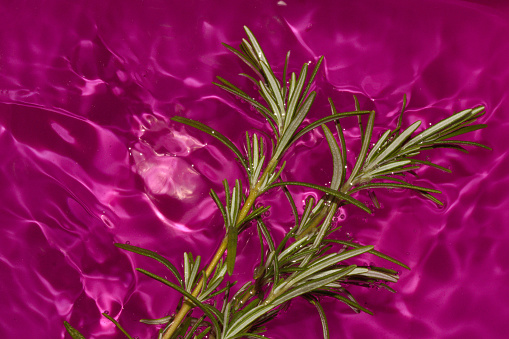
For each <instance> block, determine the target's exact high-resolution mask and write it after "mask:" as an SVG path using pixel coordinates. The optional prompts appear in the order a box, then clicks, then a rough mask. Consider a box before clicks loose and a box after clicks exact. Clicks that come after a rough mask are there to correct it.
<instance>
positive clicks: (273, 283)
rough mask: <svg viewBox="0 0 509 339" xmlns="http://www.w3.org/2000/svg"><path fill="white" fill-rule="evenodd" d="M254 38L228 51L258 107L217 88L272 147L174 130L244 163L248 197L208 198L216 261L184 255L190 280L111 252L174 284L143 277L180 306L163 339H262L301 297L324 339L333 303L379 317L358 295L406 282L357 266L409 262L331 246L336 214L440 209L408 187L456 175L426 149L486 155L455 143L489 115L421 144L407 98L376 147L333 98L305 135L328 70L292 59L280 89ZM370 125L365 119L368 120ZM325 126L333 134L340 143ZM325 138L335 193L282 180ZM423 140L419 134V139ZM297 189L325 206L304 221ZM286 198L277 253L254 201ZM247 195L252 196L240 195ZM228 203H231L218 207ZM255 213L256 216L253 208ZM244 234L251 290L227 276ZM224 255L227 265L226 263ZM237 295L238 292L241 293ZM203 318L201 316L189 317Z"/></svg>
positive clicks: (228, 193)
mask: <svg viewBox="0 0 509 339" xmlns="http://www.w3.org/2000/svg"><path fill="white" fill-rule="evenodd" d="M245 31H246V35H247V39H243V40H242V42H241V44H240V48H239V49H235V48H233V47H231V46H229V45H225V47H226V48H227V49H228V50H230V51H231V52H232V53H233V54H234V55H236V56H237V57H238V58H240V60H242V61H243V62H244V63H245V64H246V65H247V66H248V67H249V68H250V69H251V70H252V72H253V73H254V75H253V76H251V75H247V74H241V76H243V77H246V78H247V79H249V80H250V81H251V82H253V83H254V84H255V86H256V88H257V89H258V95H259V98H260V99H261V100H258V99H255V98H253V97H251V96H250V95H248V94H247V93H246V92H244V91H243V90H241V89H240V88H238V87H237V86H235V85H234V84H233V83H231V82H230V81H228V80H226V79H224V78H221V77H218V78H217V79H218V82H217V83H216V85H217V86H219V87H220V88H222V89H224V90H225V91H227V92H229V93H231V94H233V95H234V96H236V97H239V98H241V99H243V100H245V101H247V102H248V103H249V104H250V105H251V106H252V107H254V108H255V109H256V111H257V112H258V113H260V114H261V115H262V116H264V117H265V118H266V119H267V122H268V124H269V125H270V128H271V130H272V134H273V140H270V142H271V143H270V145H267V142H266V141H265V140H264V138H262V137H261V136H260V135H259V134H257V133H252V134H251V135H250V134H249V133H246V145H245V152H243V151H241V150H240V149H239V148H238V147H237V146H236V145H235V144H234V143H233V142H232V141H230V140H229V139H228V138H227V137H226V136H224V135H222V134H221V133H220V132H219V131H216V130H214V129H212V128H210V127H209V126H207V125H204V124H202V123H200V122H198V121H194V120H191V119H187V118H184V117H178V116H177V117H173V118H172V120H174V121H176V122H178V123H182V124H185V125H187V126H190V127H193V128H196V129H198V130H201V131H202V132H205V133H207V134H209V135H210V136H212V137H214V138H215V139H217V140H218V141H219V142H221V143H223V144H224V145H225V146H227V147H228V148H229V149H230V150H231V151H232V152H233V154H234V155H235V157H236V158H238V159H239V160H240V163H241V165H242V167H243V168H244V169H245V173H246V178H247V179H248V180H247V182H248V184H249V187H248V188H247V190H245V189H244V188H243V187H242V184H241V180H240V178H239V179H237V180H235V183H233V185H232V184H231V183H229V182H228V181H226V180H225V181H224V182H223V192H215V191H214V190H211V191H210V196H211V198H212V200H213V201H214V202H215V204H216V205H217V208H218V210H219V211H220V213H221V214H222V216H223V221H224V226H225V236H224V238H223V240H222V242H221V244H220V246H219V248H218V250H217V251H216V253H215V254H214V255H213V257H212V259H211V260H210V262H208V263H207V264H206V265H203V263H202V260H201V257H200V256H197V257H194V256H193V255H192V253H184V269H183V272H180V270H179V269H178V268H177V267H175V265H173V264H172V263H171V262H170V261H169V260H167V259H166V258H164V257H162V256H160V255H159V254H157V253H155V252H152V251H150V250H147V249H143V248H139V247H136V246H132V245H127V244H115V246H117V247H119V248H120V249H123V250H126V251H130V252H134V253H137V254H140V255H143V256H147V257H150V258H152V259H154V260H157V261H158V262H160V263H161V264H162V265H164V266H165V267H166V268H167V269H168V270H169V271H170V272H171V274H172V280H173V282H172V281H170V280H168V279H165V278H162V277H161V276H158V275H155V274H153V273H151V272H148V271H146V270H144V269H140V268H138V269H137V271H139V272H141V273H143V274H145V275H147V276H149V277H150V278H153V279H155V280H158V281H160V282H161V283H163V284H165V285H167V286H168V287H170V288H171V289H173V290H175V291H177V292H178V293H180V294H181V295H182V298H181V302H180V304H179V307H178V310H177V311H176V314H175V315H172V316H169V317H164V318H160V319H143V320H142V322H144V323H147V324H156V325H165V326H164V327H163V328H162V329H161V330H160V331H159V338H163V339H171V338H198V339H200V338H204V337H206V336H208V338H216V339H219V338H221V339H233V338H241V337H248V338H266V337H265V336H263V335H262V334H261V333H263V331H264V327H263V325H264V324H265V323H266V322H268V321H270V320H271V319H273V318H274V317H276V316H277V315H278V314H279V312H281V311H282V310H284V309H286V308H287V307H288V304H289V302H290V301H291V300H292V299H294V298H296V297H303V298H304V299H305V300H307V301H308V302H309V303H311V304H312V305H314V307H315V308H316V310H317V312H318V314H319V316H320V319H321V323H322V328H323V337H324V338H329V336H330V335H329V329H328V325H327V318H326V314H325V311H324V309H323V307H322V306H321V304H320V300H322V299H323V298H333V299H336V300H338V301H340V302H342V303H344V304H346V305H348V306H349V307H350V308H352V309H353V310H354V311H355V312H365V313H368V314H372V312H371V311H370V310H368V309H366V308H364V307H363V306H361V305H360V304H359V303H358V302H357V301H356V299H355V298H354V296H353V295H352V293H351V292H350V291H349V288H350V287H351V286H364V287H369V286H379V287H381V288H385V289H387V290H388V291H390V292H395V291H394V290H393V289H392V288H391V287H389V286H388V283H395V282H397V281H398V279H399V273H398V272H397V271H395V270H392V269H389V268H385V267H375V266H368V265H357V264H352V262H351V259H352V258H355V257H359V256H363V255H365V254H367V253H369V254H371V255H375V256H378V257H380V258H382V259H384V260H385V261H387V262H390V263H392V264H395V265H398V266H400V267H403V268H405V269H409V267H408V266H406V265H405V264H403V263H402V262H400V261H398V260H396V259H394V258H391V257H389V256H387V255H385V254H382V253H380V252H378V251H376V250H375V249H374V247H373V246H364V245H361V244H358V243H355V242H351V241H343V240H338V239H335V238H334V237H333V236H332V234H333V233H334V232H336V231H337V230H338V228H334V225H335V223H334V216H335V215H336V213H337V211H338V209H339V207H341V206H344V205H347V204H352V205H354V206H356V207H358V208H360V209H362V210H364V211H366V212H367V213H371V209H370V208H369V207H368V206H367V205H366V204H364V203H362V202H361V201H360V200H358V199H357V195H358V192H359V191H365V190H367V191H368V195H369V197H370V198H371V200H372V201H373V205H374V206H375V207H377V206H379V203H378V200H377V198H376V195H375V193H374V191H373V190H374V189H376V188H405V189H409V190H413V191H415V192H417V193H419V194H421V195H422V196H423V197H424V198H426V199H429V200H431V201H433V202H435V203H436V204H439V205H440V204H442V202H441V201H440V200H439V199H438V198H436V197H435V196H434V194H439V193H440V191H438V190H436V189H434V188H430V187H423V186H418V185H414V184H412V183H410V182H409V181H408V180H407V175H411V176H416V175H417V173H416V171H417V170H418V169H419V168H420V167H422V166H430V167H434V168H436V169H438V170H442V171H446V172H450V170H448V169H446V168H444V167H442V166H439V165H438V164H435V163H433V162H431V161H425V160H421V159H419V158H418V155H419V154H420V153H421V152H423V151H427V150H431V149H436V148H453V149H457V150H460V151H466V149H465V146H478V147H482V148H486V149H489V147H487V146H484V145H482V144H479V143H476V142H470V141H464V140H459V139H456V137H458V136H461V135H463V134H466V133H469V132H473V131H476V130H479V129H482V128H484V127H486V125H484V124H476V122H477V120H478V119H479V118H480V117H481V116H482V115H483V114H484V107H482V106H478V107H475V108H472V109H466V110H463V111H461V112H458V113H455V114H453V115H451V116H450V117H447V118H445V119H443V120H442V121H440V122H438V123H437V124H435V125H433V126H431V127H429V128H428V129H424V130H422V131H420V132H419V133H417V134H416V132H417V131H418V130H419V128H420V125H421V122H420V121H416V122H414V123H413V124H411V125H410V126H409V127H407V128H405V129H403V126H402V121H403V119H402V117H403V114H404V111H405V108H406V97H404V100H403V107H402V109H401V114H400V117H399V119H398V123H397V126H396V128H394V129H392V130H391V129H388V130H386V131H385V132H384V133H383V134H382V135H381V136H380V137H379V138H378V139H377V140H373V139H374V138H373V129H374V121H375V112H374V111H365V110H361V109H360V107H359V106H360V105H359V102H358V100H357V98H355V97H354V103H355V110H354V111H349V112H342V113H338V112H337V110H336V107H335V105H334V103H333V102H332V100H331V99H329V103H330V108H331V114H330V115H329V116H327V117H325V118H322V119H319V120H317V121H314V122H312V123H309V124H307V125H305V126H304V120H305V118H306V116H307V114H308V112H309V111H310V108H311V106H312V104H313V101H314V99H315V97H316V92H315V91H312V90H311V89H312V87H313V83H314V80H315V78H316V76H317V74H318V71H319V68H320V65H321V63H322V61H323V57H321V58H320V59H319V60H318V61H317V62H316V65H315V67H314V68H313V70H312V72H311V74H310V75H309V76H308V64H307V63H306V64H304V65H303V67H302V69H301V71H300V73H299V74H296V73H291V74H290V75H289V76H287V72H288V68H289V57H290V53H289V52H288V53H287V55H286V59H285V64H284V71H283V76H282V80H281V81H280V80H279V79H278V78H277V77H276V75H275V73H274V71H273V70H272V68H271V66H270V63H269V62H268V60H267V58H266V57H265V54H264V52H263V50H262V48H261V47H260V45H259V43H258V41H257V40H256V38H255V36H254V35H253V33H252V32H251V31H250V30H249V29H248V28H247V27H245ZM352 116H356V117H357V120H358V124H359V129H360V135H361V141H362V144H361V149H360V152H359V154H358V157H357V160H356V161H355V165H354V167H353V169H352V170H351V171H348V170H347V153H346V145H347V141H346V139H345V136H344V134H343V128H342V126H341V123H340V120H341V119H342V118H345V117H352ZM366 116H367V117H366ZM328 124H333V125H334V129H335V133H333V132H332V131H331V129H330V128H329V126H328ZM317 127H321V129H322V131H323V134H324V137H325V139H326V141H327V144H328V146H329V149H330V152H331V157H332V160H333V174H332V178H331V182H330V184H329V186H320V185H316V184H312V183H306V182H293V181H292V182H289V181H283V180H282V178H281V174H282V173H283V172H284V170H285V165H286V163H285V162H281V159H283V157H284V156H285V155H286V152H287V150H288V149H289V148H290V147H291V146H292V145H293V144H294V143H295V141H296V140H298V139H299V138H300V137H302V136H303V135H304V134H306V133H308V132H309V131H311V130H313V129H315V128H317ZM414 134H416V135H414ZM292 185H298V186H302V187H308V188H312V189H316V190H318V191H321V192H322V193H323V195H322V197H321V198H320V199H317V200H315V199H313V198H310V199H308V200H307V201H306V204H305V206H304V210H303V213H302V214H300V215H299V213H298V212H297V208H296V206H295V201H294V200H293V197H292V195H291V194H290V192H289V190H288V189H287V187H289V186H292ZM273 189H282V191H283V192H284V193H285V195H286V197H287V198H288V201H289V204H290V205H291V207H292V211H293V217H294V220H295V227H293V228H291V229H290V230H289V231H288V233H287V234H286V235H285V237H284V238H283V239H282V240H281V241H280V242H279V243H277V242H276V241H275V239H274V238H273V237H272V235H271V232H270V227H269V226H268V225H266V223H265V221H264V219H262V218H261V216H262V215H263V214H264V213H265V212H267V211H268V210H269V209H270V206H257V205H255V202H256V201H257V199H258V198H259V197H260V196H261V195H262V194H264V193H266V192H267V191H269V190H273ZM245 191H246V192H247V194H245ZM220 196H224V201H223V200H222V199H221V198H220ZM255 206H257V207H255ZM248 227H256V229H257V232H258V236H259V239H260V262H259V265H258V267H257V268H256V270H255V272H254V273H253V279H252V281H249V282H247V283H246V284H244V285H243V286H240V287H237V286H235V284H232V283H229V282H225V280H224V279H225V277H226V274H228V275H230V276H231V275H232V274H233V272H234V265H235V259H236V253H237V247H238V246H239V244H238V236H239V234H240V233H242V232H243V231H245V230H246V229H247V228H248ZM225 253H226V256H225ZM234 286H235V288H234ZM195 308H197V309H199V310H200V311H201V313H200V312H198V313H199V316H195V312H193V309H195ZM105 316H106V317H107V318H108V319H110V320H111V321H112V322H113V323H114V324H115V325H116V326H117V327H118V328H119V329H120V330H121V331H122V332H123V333H124V334H125V335H126V336H127V337H128V338H130V336H129V334H127V332H125V330H124V329H123V328H122V327H121V325H120V324H119V323H118V322H116V320H115V319H113V318H111V317H110V316H109V315H107V314H105ZM65 327H66V329H67V331H68V332H69V333H70V334H71V336H72V337H73V338H82V336H81V334H79V332H78V331H77V330H76V329H74V328H72V327H71V325H69V324H68V323H67V322H66V323H65Z"/></svg>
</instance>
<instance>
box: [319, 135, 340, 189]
mask: <svg viewBox="0 0 509 339" xmlns="http://www.w3.org/2000/svg"><path fill="white" fill-rule="evenodd" d="M322 129H323V132H324V134H325V138H326V139H327V143H328V144H329V148H330V151H331V153H332V163H333V165H334V166H333V173H332V179H331V184H330V188H331V189H333V190H337V189H338V188H339V187H340V186H341V183H342V181H343V178H342V173H343V161H342V156H341V150H340V149H339V146H338V143H337V142H336V139H334V136H333V135H332V133H331V131H330V129H329V128H328V127H327V126H326V125H322Z"/></svg>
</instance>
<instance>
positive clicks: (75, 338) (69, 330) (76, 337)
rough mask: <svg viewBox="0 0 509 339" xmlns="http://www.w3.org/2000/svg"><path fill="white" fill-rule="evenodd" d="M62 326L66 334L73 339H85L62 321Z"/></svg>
mask: <svg viewBox="0 0 509 339" xmlns="http://www.w3.org/2000/svg"><path fill="white" fill-rule="evenodd" d="M64 326H65V329H66V330H67V333H69V334H70V335H71V337H72V338H73V339H85V337H84V336H83V335H82V334H81V333H80V332H79V331H78V330H77V329H75V328H74V327H72V326H71V324H69V323H68V322H67V321H64Z"/></svg>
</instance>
